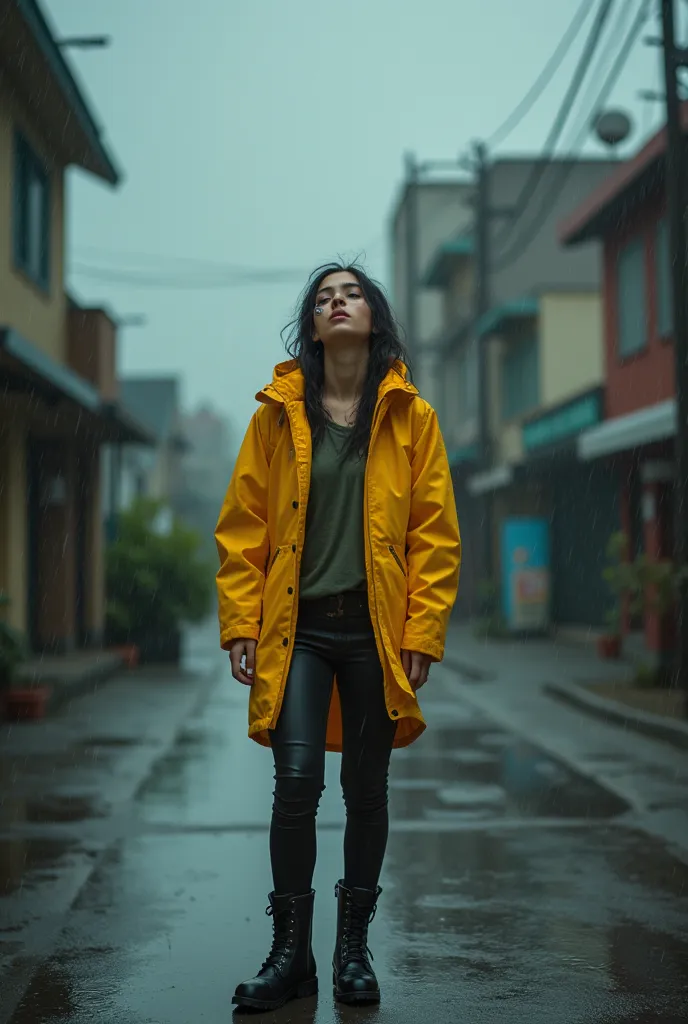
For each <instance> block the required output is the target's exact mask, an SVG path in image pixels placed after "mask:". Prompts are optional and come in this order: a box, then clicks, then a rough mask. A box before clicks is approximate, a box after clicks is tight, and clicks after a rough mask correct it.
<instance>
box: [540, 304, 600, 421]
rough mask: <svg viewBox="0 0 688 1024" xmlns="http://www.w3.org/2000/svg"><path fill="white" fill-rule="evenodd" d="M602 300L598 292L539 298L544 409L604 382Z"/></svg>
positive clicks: (541, 401) (541, 379) (541, 391)
mask: <svg viewBox="0 0 688 1024" xmlns="http://www.w3.org/2000/svg"><path fill="white" fill-rule="evenodd" d="M602 328H603V320H602V300H601V297H600V295H599V294H597V293H595V292H586V293H577V294H568V293H562V292H555V293H552V294H549V295H542V296H541V297H540V323H539V338H540V403H541V405H542V407H543V408H548V407H549V406H554V405H558V404H559V403H560V402H563V401H564V400H565V399H567V398H570V397H573V396H575V395H576V394H579V393H582V392H584V391H587V390H589V389H591V388H593V387H595V386H596V385H599V384H601V383H602V381H603V379H604V343H603V330H602Z"/></svg>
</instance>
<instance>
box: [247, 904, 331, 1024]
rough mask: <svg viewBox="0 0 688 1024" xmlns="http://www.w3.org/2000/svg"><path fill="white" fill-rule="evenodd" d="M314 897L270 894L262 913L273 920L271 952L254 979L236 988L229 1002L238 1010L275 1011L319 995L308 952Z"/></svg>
mask: <svg viewBox="0 0 688 1024" xmlns="http://www.w3.org/2000/svg"><path fill="white" fill-rule="evenodd" d="M314 897H315V892H314V891H313V890H312V889H311V891H310V892H309V893H305V894H304V895H303V896H291V895H290V896H275V894H274V892H271V893H270V895H269V896H268V899H269V900H270V905H269V907H268V908H267V909H266V911H265V913H266V914H268V916H270V917H272V926H273V938H272V949H271V950H270V955H269V956H268V958H267V960H266V961H265V962H264V964H263V966H262V967H261V969H260V970H259V972H258V974H257V976H256V977H255V978H252V979H251V980H250V981H244V982H242V983H241V985H239V986H238V987H237V990H236V992H235V993H234V998H233V999H232V1002H233V1003H236V1005H237V1006H246V1007H251V1008H252V1009H255V1010H276V1009H277V1008H278V1007H280V1006H283V1005H284V1003H286V1002H288V1001H289V1000H290V999H302V998H304V997H306V996H313V995H315V993H316V992H317V991H318V979H317V977H316V969H315V960H314V959H313V950H312V948H311V937H312V932H313V899H314Z"/></svg>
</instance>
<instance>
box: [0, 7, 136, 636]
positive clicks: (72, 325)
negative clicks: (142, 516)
mask: <svg viewBox="0 0 688 1024" xmlns="http://www.w3.org/2000/svg"><path fill="white" fill-rule="evenodd" d="M69 166H78V167H80V168H82V169H83V170H85V171H87V172H89V173H91V174H93V175H95V176H96V177H99V178H101V179H102V180H104V181H105V182H107V183H109V184H110V185H112V186H115V185H116V184H117V181H118V172H117V170H116V168H115V166H114V164H113V162H112V160H111V158H110V156H109V155H108V153H107V151H106V149H105V147H104V145H103V143H102V141H101V139H100V133H99V129H98V127H97V126H96V124H95V122H94V119H93V116H92V114H91V112H90V110H89V109H88V106H87V105H86V103H85V101H84V99H83V97H82V95H81V93H80V91H79V88H78V86H77V84H76V82H75V81H74V78H73V77H72V75H71V74H70V72H69V69H68V67H67V65H66V63H65V61H64V59H63V57H62V55H61V52H60V50H59V47H58V46H57V45H56V42H55V40H54V39H53V37H52V35H51V33H50V30H49V28H48V26H47V24H46V22H45V20H44V19H43V16H42V14H41V12H40V9H39V7H38V6H37V4H36V3H35V0H5V2H4V3H3V4H2V32H1V33H0V592H2V593H4V594H6V595H7V596H8V597H9V598H10V601H11V606H10V609H9V613H8V614H9V619H10V621H11V623H12V624H13V625H14V626H15V627H16V628H18V629H20V630H22V631H23V632H25V634H26V635H27V637H28V638H29V641H30V644H31V646H32V648H33V649H34V650H51V651H68V650H72V649H73V648H75V647H78V646H88V645H93V644H98V643H99V642H100V640H101V637H102V630H103V618H104V579H103V537H102V515H101V507H100V469H99V459H100V447H101V446H102V445H103V444H120V443H125V442H131V441H139V442H140V441H145V440H146V439H147V435H146V434H145V432H142V431H141V429H140V428H139V426H138V424H136V423H134V422H133V421H132V420H131V419H130V417H128V416H127V415H125V414H124V413H123V411H122V410H121V408H120V406H119V403H118V395H117V384H116V375H115V354H116V353H115V349H116V325H115V323H114V322H113V320H112V319H111V318H110V317H109V316H108V315H107V314H106V313H105V311H103V310H101V309H83V308H81V307H80V306H79V305H78V304H77V303H76V302H74V301H73V300H72V299H70V298H69V296H68V295H67V294H66V292H65V287H64V251H65V220H66V215H65V188H64V177H65V169H66V168H67V167H69Z"/></svg>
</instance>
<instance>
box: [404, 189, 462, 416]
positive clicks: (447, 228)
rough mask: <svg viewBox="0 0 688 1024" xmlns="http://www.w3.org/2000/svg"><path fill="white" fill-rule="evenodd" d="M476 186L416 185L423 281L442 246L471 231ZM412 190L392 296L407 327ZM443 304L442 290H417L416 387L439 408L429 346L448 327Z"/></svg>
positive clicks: (406, 203)
mask: <svg viewBox="0 0 688 1024" xmlns="http://www.w3.org/2000/svg"><path fill="white" fill-rule="evenodd" d="M472 191H473V186H472V185H470V184H468V185H467V184H465V183H460V182H427V183H423V184H420V185H417V186H416V196H417V203H416V210H417V232H418V263H417V266H418V276H419V279H422V277H423V274H424V272H425V270H426V269H427V266H428V264H429V262H430V260H431V259H432V257H433V256H434V254H435V251H436V249H437V246H438V245H439V244H440V243H441V242H444V241H446V240H447V239H450V238H454V237H456V236H457V235H458V234H460V233H461V232H463V231H465V230H467V229H468V228H469V227H470V225H471V223H472V211H471V207H470V206H469V205H468V198H469V196H470V195H471V193H472ZM408 215H409V201H408V191H407V190H406V189H404V191H403V192H402V194H401V196H400V198H399V201H398V203H397V205H396V208H395V211H394V213H393V219H392V230H391V279H392V284H391V291H392V302H393V305H394V310H395V313H396V315H397V317H398V319H399V321H400V323H401V324H402V326H403V327H404V328H405V329H406V328H407V319H408V317H407V313H408V288H407V277H406V274H407V270H406V267H407V256H406V253H407V246H406V238H407V235H406V232H407V217H408ZM443 324H444V317H443V299H442V294H441V292H439V291H435V290H429V289H425V288H422V287H420V285H419V286H418V287H417V289H416V327H417V337H416V338H410V337H407V342H408V344H409V349H410V353H411V359H412V362H413V366H414V370H415V378H416V384H417V386H418V387H419V389H420V391H421V393H422V394H423V396H424V397H425V398H427V399H428V401H430V402H431V403H432V404H433V405H434V404H436V401H437V398H436V396H437V375H436V374H435V372H434V367H435V362H436V359H435V356H434V355H431V354H430V353H428V352H426V351H423V346H424V345H427V344H428V343H429V342H430V341H432V340H433V339H435V338H436V337H437V335H438V334H439V333H440V331H441V330H442V328H443Z"/></svg>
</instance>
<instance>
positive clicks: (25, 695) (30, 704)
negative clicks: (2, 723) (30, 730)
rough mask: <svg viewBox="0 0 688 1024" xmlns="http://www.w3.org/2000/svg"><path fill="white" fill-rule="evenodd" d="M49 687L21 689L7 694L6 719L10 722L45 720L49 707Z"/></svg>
mask: <svg viewBox="0 0 688 1024" xmlns="http://www.w3.org/2000/svg"><path fill="white" fill-rule="evenodd" d="M49 697H50V688H49V687H48V686H31V687H26V688H24V689H22V688H20V687H15V688H12V689H11V690H7V691H6V693H5V718H6V720H7V721H10V722H25V721H30V720H34V721H35V720H37V719H39V718H44V717H45V713H46V710H47V707H48V698H49Z"/></svg>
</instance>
